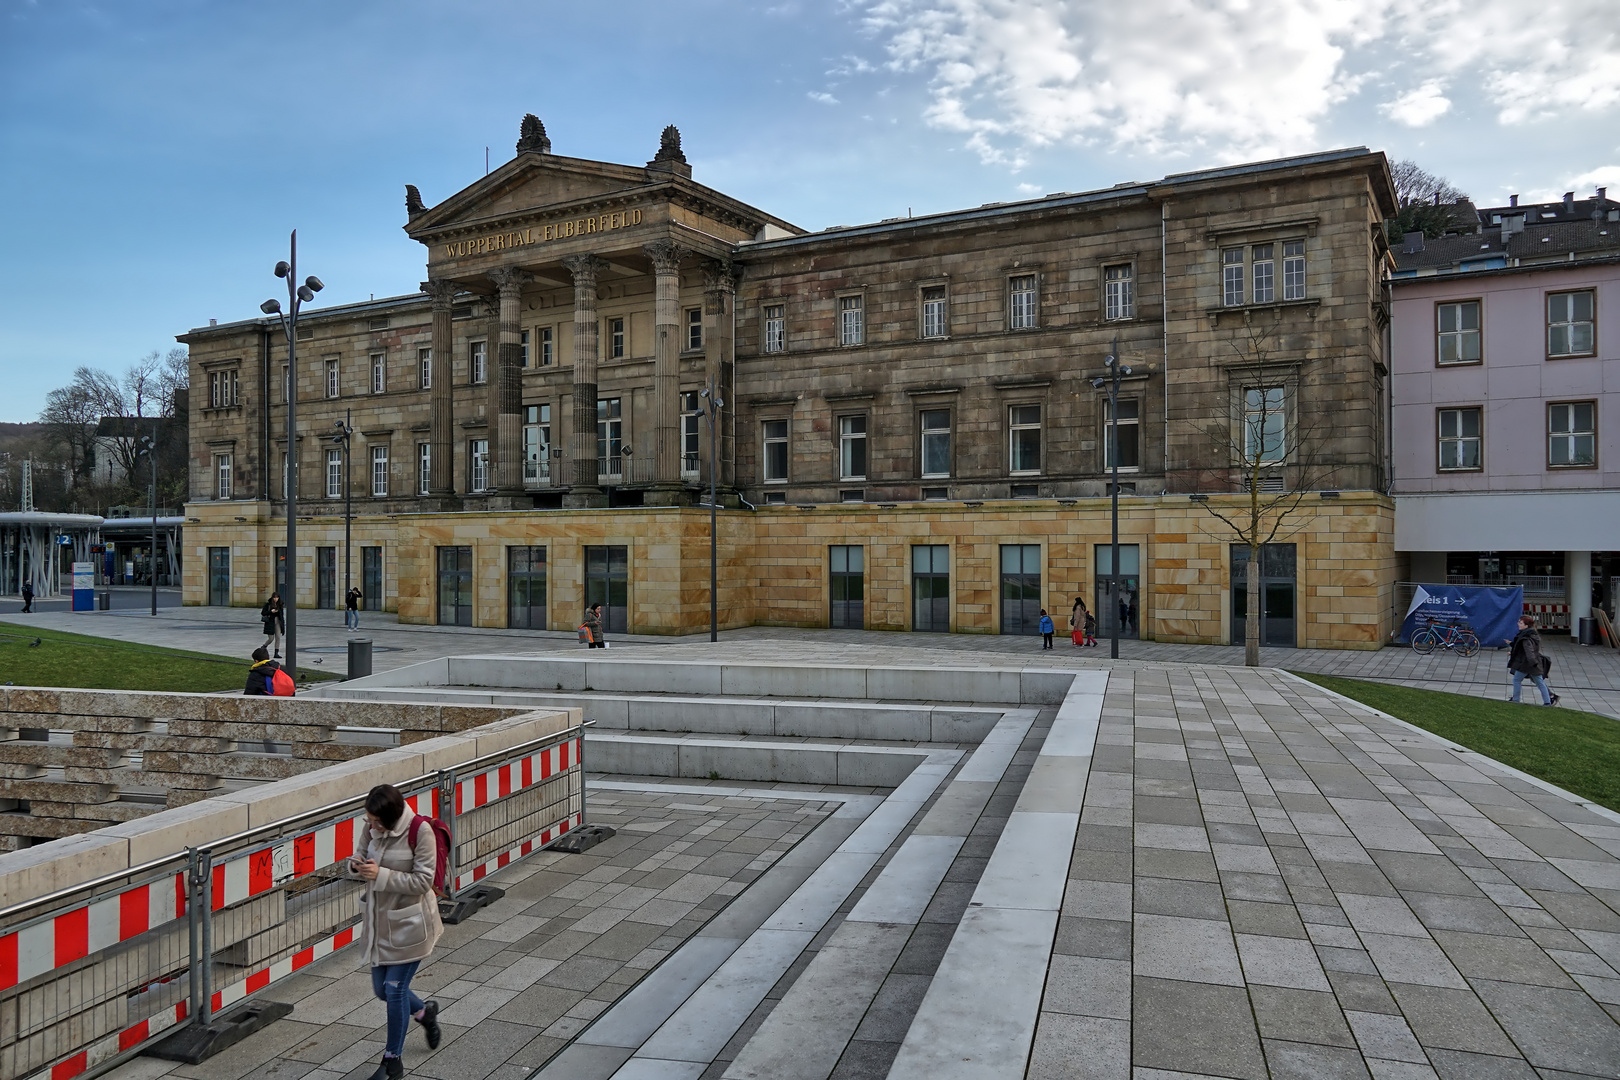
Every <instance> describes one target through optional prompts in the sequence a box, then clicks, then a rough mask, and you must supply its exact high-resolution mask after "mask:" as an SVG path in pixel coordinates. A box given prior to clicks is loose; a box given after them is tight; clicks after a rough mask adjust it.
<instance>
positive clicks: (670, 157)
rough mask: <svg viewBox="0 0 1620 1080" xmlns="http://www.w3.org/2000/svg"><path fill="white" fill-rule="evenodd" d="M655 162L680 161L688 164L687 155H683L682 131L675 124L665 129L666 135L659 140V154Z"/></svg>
mask: <svg viewBox="0 0 1620 1080" xmlns="http://www.w3.org/2000/svg"><path fill="white" fill-rule="evenodd" d="M653 160H654V161H678V162H680V163H681V164H682V165H684V164H686V155H685V154H683V153H681V129H680V128H678V127H676V126H675V125H674V124H671V125H669V126H668V127H666V128H665V129H664V134H663V136H662V137H660V138H659V140H658V154H657V156H655V157H654V158H653Z"/></svg>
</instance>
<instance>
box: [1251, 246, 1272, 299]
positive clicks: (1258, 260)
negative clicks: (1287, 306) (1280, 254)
mask: <svg viewBox="0 0 1620 1080" xmlns="http://www.w3.org/2000/svg"><path fill="white" fill-rule="evenodd" d="M1276 255H1277V249H1276V245H1274V244H1256V245H1254V247H1253V248H1252V249H1250V256H1251V262H1250V267H1251V277H1252V278H1253V280H1254V302H1255V303H1257V304H1270V303H1273V302H1274V301H1275V300H1276V299H1277V257H1276Z"/></svg>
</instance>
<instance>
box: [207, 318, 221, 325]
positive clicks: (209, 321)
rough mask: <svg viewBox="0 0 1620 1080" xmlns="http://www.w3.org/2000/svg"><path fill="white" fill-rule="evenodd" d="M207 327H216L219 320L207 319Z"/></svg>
mask: <svg viewBox="0 0 1620 1080" xmlns="http://www.w3.org/2000/svg"><path fill="white" fill-rule="evenodd" d="M208 325H209V326H218V325H219V320H218V319H209V320H208Z"/></svg>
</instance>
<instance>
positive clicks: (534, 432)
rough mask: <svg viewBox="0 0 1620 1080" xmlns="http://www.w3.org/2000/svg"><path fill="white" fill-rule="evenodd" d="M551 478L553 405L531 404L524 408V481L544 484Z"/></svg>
mask: <svg viewBox="0 0 1620 1080" xmlns="http://www.w3.org/2000/svg"><path fill="white" fill-rule="evenodd" d="M550 479H551V406H550V405H530V406H528V407H527V408H525V409H524V410H523V482H524V483H525V484H543V483H546V482H548V481H549V480H550Z"/></svg>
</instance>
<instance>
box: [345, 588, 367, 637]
mask: <svg viewBox="0 0 1620 1080" xmlns="http://www.w3.org/2000/svg"><path fill="white" fill-rule="evenodd" d="M364 599H365V596H364V594H362V593H361V592H360V586H358V585H356V586H354V587H353V588H351V589H350V590H349V591H348V592H346V593H344V594H343V622H344V623H345V625H347V626H348V628H349V633H351V634H357V633H359V632H360V601H362V600H364Z"/></svg>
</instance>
